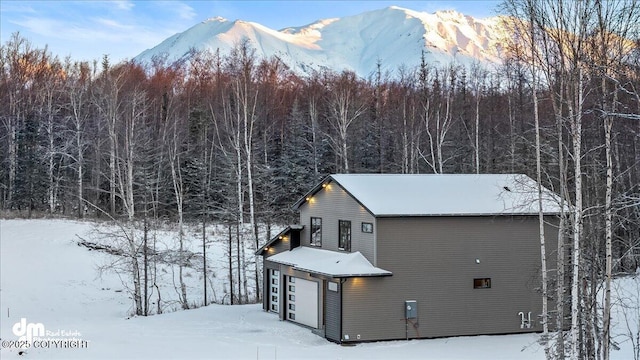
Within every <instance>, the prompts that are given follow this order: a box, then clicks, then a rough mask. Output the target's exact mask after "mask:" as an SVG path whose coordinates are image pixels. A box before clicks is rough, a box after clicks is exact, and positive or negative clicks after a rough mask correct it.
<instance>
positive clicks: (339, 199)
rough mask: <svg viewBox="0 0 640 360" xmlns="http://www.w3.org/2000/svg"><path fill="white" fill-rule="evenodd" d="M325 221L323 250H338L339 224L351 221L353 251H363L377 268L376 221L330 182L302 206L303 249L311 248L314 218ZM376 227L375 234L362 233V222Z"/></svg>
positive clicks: (336, 185)
mask: <svg viewBox="0 0 640 360" xmlns="http://www.w3.org/2000/svg"><path fill="white" fill-rule="evenodd" d="M312 216H313V217H320V218H322V249H326V250H334V251H338V250H339V249H338V221H339V220H349V221H351V251H352V252H355V251H360V253H362V255H364V257H365V258H367V260H369V261H370V262H371V263H372V264H373V265H376V246H375V238H376V231H377V229H376V225H375V218H374V217H373V216H372V215H371V214H370V213H369V212H368V211H367V210H366V209H365V208H364V207H362V205H360V204H359V203H358V202H357V201H355V200H354V199H353V198H352V197H351V196H350V195H349V194H348V193H347V192H345V191H344V190H343V189H342V188H341V187H340V186H339V185H338V184H336V183H331V184H329V186H327V187H326V188H324V189H322V190H320V191H318V192H317V193H316V194H315V195H313V197H312V198H311V200H310V201H307V202H306V203H304V204H303V205H302V206H301V207H300V224H302V225H304V229H303V230H302V232H301V234H300V236H301V238H300V243H301V244H302V245H303V246H311V244H310V239H311V235H310V229H311V217H312ZM363 222H368V223H372V224H374V226H373V233H364V232H362V226H361V225H362V223H363Z"/></svg>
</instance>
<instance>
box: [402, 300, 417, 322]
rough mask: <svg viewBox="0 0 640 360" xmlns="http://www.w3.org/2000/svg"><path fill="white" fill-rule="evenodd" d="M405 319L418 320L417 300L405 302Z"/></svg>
mask: <svg viewBox="0 0 640 360" xmlns="http://www.w3.org/2000/svg"><path fill="white" fill-rule="evenodd" d="M404 317H405V319H417V318H418V302H417V301H416V300H406V301H405V302H404Z"/></svg>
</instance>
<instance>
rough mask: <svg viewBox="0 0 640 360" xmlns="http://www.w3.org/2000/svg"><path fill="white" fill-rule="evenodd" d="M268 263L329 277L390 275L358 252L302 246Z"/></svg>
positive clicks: (279, 255) (273, 258) (276, 256)
mask: <svg viewBox="0 0 640 360" xmlns="http://www.w3.org/2000/svg"><path fill="white" fill-rule="evenodd" d="M269 261H273V262H276V263H279V264H284V265H290V266H293V268H294V269H296V270H302V271H307V272H310V273H315V274H322V275H328V276H331V277H356V276H390V275H392V273H391V272H390V271H387V270H383V269H380V268H377V267H375V266H373V265H371V263H370V262H369V260H367V259H366V258H365V257H364V256H363V255H362V254H361V253H360V252H358V251H356V252H352V253H344V252H336V251H330V250H322V249H314V248H310V247H304V246H302V247H297V248H295V249H293V250H291V251H283V252H281V253H279V254H276V255H273V256H271V257H270V258H269Z"/></svg>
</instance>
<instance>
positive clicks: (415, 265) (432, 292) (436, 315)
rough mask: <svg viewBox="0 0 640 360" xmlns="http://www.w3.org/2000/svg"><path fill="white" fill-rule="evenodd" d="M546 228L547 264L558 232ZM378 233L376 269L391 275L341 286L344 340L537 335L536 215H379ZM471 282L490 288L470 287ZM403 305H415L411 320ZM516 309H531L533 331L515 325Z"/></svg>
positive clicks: (354, 280) (551, 259)
mask: <svg viewBox="0 0 640 360" xmlns="http://www.w3.org/2000/svg"><path fill="white" fill-rule="evenodd" d="M546 230H547V237H548V238H547V241H548V249H550V250H548V253H550V255H549V258H548V261H550V262H549V263H550V264H552V263H553V261H555V252H553V250H552V249H555V246H556V245H555V242H556V237H555V236H556V234H557V231H555V230H554V229H553V228H552V227H551V226H547V229H546ZM377 231H378V232H377V235H378V239H377V243H378V263H377V266H379V267H381V268H384V269H387V270H389V271H391V272H393V276H391V277H385V278H353V279H348V280H347V281H346V282H344V284H342V288H341V290H342V301H343V303H342V317H343V325H342V336H343V341H358V340H357V335H360V339H359V340H360V341H367V340H380V339H404V338H406V337H408V338H421V337H442V336H458V335H477V334H500V333H518V332H530V331H540V330H541V326H540V323H539V321H538V320H539V319H538V316H539V314H540V312H541V308H542V302H541V297H540V295H539V294H536V291H537V290H536V288H537V287H538V286H539V285H538V284H539V283H540V274H539V268H540V255H539V254H540V245H539V238H538V220H537V217H534V216H516V217H513V216H500V217H415V218H379V219H378V221H377ZM476 259H478V261H479V263H477V262H476ZM475 278H490V279H491V288H488V289H474V286H473V285H474V283H473V280H474V279H475ZM405 300H416V301H417V302H418V318H417V319H416V321H413V323H409V324H405V320H404V301H405ZM520 311H522V312H524V313H525V314H526V313H528V312H529V311H530V312H531V314H532V315H531V318H532V320H533V322H534V326H533V327H532V328H525V329H521V328H520V325H521V321H520V316H519V315H518V312H520ZM414 325H415V326H414ZM407 328H408V331H407V330H406V329H407ZM345 334H346V335H349V340H345V339H344V335H345Z"/></svg>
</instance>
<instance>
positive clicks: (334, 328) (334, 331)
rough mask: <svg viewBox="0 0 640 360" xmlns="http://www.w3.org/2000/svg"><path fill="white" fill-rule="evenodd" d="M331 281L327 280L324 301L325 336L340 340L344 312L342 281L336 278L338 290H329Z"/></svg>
mask: <svg viewBox="0 0 640 360" xmlns="http://www.w3.org/2000/svg"><path fill="white" fill-rule="evenodd" d="M330 282H331V281H325V284H326V286H327V288H325V302H324V310H325V311H324V314H325V315H324V319H325V337H326V338H327V339H329V340H332V341H336V342H340V339H341V331H340V329H341V327H340V323H341V322H342V313H341V311H340V308H341V304H340V282H339V280H336V281H335V282H334V284H336V287H337V291H333V290H329V288H328V286H329V283H330Z"/></svg>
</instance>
